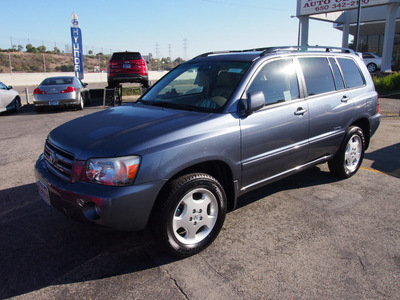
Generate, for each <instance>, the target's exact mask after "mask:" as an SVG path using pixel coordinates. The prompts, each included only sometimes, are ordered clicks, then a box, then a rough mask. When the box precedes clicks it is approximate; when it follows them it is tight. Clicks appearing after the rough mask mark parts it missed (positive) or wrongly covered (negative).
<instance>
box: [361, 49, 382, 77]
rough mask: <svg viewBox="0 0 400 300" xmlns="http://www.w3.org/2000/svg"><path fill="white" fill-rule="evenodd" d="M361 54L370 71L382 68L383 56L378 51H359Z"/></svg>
mask: <svg viewBox="0 0 400 300" xmlns="http://www.w3.org/2000/svg"><path fill="white" fill-rule="evenodd" d="M357 54H359V55H360V57H361V58H362V60H363V61H364V63H365V65H366V66H367V68H368V71H369V72H370V73H374V72H376V71H378V70H380V69H381V65H382V57H381V56H379V55H378V54H376V53H371V52H361V53H357Z"/></svg>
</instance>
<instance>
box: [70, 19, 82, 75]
mask: <svg viewBox="0 0 400 300" xmlns="http://www.w3.org/2000/svg"><path fill="white" fill-rule="evenodd" d="M71 39H72V53H73V57H74V72H75V76H76V77H78V78H79V79H83V76H84V75H83V48H82V31H81V28H80V26H79V20H78V16H77V15H76V14H75V12H74V13H72V16H71Z"/></svg>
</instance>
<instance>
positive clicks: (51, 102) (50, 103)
mask: <svg viewBox="0 0 400 300" xmlns="http://www.w3.org/2000/svg"><path fill="white" fill-rule="evenodd" d="M49 105H58V101H57V100H53V101H49Z"/></svg>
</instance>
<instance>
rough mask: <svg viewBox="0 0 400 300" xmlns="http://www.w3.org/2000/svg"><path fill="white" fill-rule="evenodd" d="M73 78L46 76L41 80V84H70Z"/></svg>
mask: <svg viewBox="0 0 400 300" xmlns="http://www.w3.org/2000/svg"><path fill="white" fill-rule="evenodd" d="M73 80H74V79H73V78H71V77H60V78H47V79H45V80H43V82H42V83H41V85H63V84H72V81H73Z"/></svg>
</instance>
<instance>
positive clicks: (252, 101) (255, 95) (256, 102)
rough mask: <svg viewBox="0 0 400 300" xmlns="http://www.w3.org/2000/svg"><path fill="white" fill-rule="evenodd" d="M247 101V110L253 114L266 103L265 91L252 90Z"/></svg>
mask: <svg viewBox="0 0 400 300" xmlns="http://www.w3.org/2000/svg"><path fill="white" fill-rule="evenodd" d="M246 102H247V103H246V104H245V112H246V113H247V114H252V113H253V112H255V111H257V110H259V109H261V108H263V107H264V105H265V97H264V93H263V92H261V91H259V92H252V93H248V94H247V101H246Z"/></svg>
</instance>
